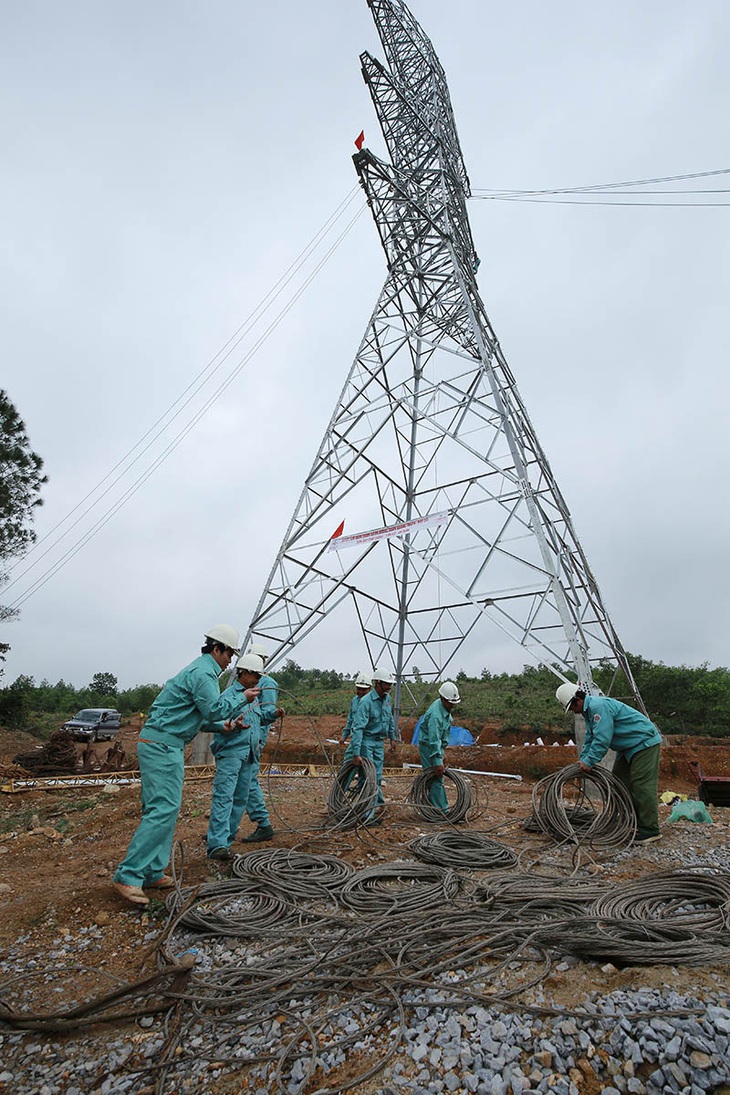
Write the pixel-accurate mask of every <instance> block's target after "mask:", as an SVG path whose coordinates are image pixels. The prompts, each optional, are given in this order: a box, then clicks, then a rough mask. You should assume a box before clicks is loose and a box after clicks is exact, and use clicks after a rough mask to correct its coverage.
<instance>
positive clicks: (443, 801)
mask: <svg viewBox="0 0 730 1095" xmlns="http://www.w3.org/2000/svg"><path fill="white" fill-rule="evenodd" d="M418 755H419V757H420V760H421V768H423V770H424V772H426V771H427V770H428V769H429V768H433V764H432V763H431V761H430V760H428V759H427V758H426V757H424V754H423V753H422V752H421V750H420V749H419V750H418ZM428 801H429V802H430V803H431V805H432V806H435V807H436V809H437V810H443V811H444V813H446V811H447V810H448V808H449V800H448V799H447V797H446V789H445V787H444V777H443V776H437V777H436V779H434V780H432V781H431V784H430V786H429V788H428Z"/></svg>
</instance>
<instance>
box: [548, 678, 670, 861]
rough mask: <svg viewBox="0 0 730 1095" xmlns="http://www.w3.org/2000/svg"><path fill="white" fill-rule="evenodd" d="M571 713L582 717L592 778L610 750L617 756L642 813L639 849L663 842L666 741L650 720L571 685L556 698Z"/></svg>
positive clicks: (583, 762)
mask: <svg viewBox="0 0 730 1095" xmlns="http://www.w3.org/2000/svg"><path fill="white" fill-rule="evenodd" d="M555 698H556V700H557V701H558V703H560V704H562V705H563V707H564V708H565V710H566V711H572V712H573V714H575V715H582V716H583V718H584V719H585V724H586V739H585V742H584V743H583V748H582V750H581V753H580V757H579V763H580V767H581V770H582V771H583V772H590V770H591V768H593V766H594V765H596V764H598V762H599V761H600V760H602V759H603V757H604V756H605V755H606V753H607V752H608V750H609V749H614V750H615V751H616V760H615V761H614V764H613V774H614V776H616V778H617V779H618V780H620V781H621V783H623V785H624V787H625V788H626V790H627V791H628V792H629V795H630V796H631V801H632V802H633V804H634V809H635V810H636V836H635V838H634V843H635V844H651V843H653V842H654V841H655V840H659V753H660V751H661V743H662V736H661V734H660V733H659V731H658V730H657V728H656V726H655V725H654V723H653V722H651V720H650V719H648V718H647V717H646V715H642V714H641V712H640V711H637V710H636V709H635V708H634V707H629V705H628V704H626V703H621V702H620V701H619V700H612V699H609V697H608V696H589V695H588V694H587V693H586V692H584V691H583V689H581V688H579V687H578V685H576V684H570V683H569V682H567V681H566V682H565V683H564V684H561V685H560V687H559V688H558V690H557V691H556V693H555Z"/></svg>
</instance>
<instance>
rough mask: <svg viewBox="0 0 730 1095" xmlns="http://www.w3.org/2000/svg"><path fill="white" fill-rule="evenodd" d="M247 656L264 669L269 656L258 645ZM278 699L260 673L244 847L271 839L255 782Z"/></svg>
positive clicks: (271, 684) (268, 679)
mask: <svg viewBox="0 0 730 1095" xmlns="http://www.w3.org/2000/svg"><path fill="white" fill-rule="evenodd" d="M248 653H249V654H254V655H256V656H257V657H259V658H261V661H262V662H263V665H264V667H265V666H266V662H267V660H268V656H269V655H268V652H267V650H266V647H265V646H262V645H261V644H260V643H251V645H250V646H249V648H248ZM278 698H279V686H278V684H277V683H276V681H275V680H274V678H273V677H269V676H268V674H266V673H263V672H262V674H261V676H260V677H259V698H258V700H257V702H256V705H255V712H256V725H257V736H256V748H255V750H254V753H255V755H254V759H253V763H252V766H251V783H250V785H249V790H248V801H247V802H246V813H247V814H248V816H249V818H250V819H251V821H253V823H254V824H255V826H256V828H255V829H254V831H253V832H252V833H249V834H248V836H245V837H244V838H243V843H244V844H258V843H259V842H260V841H263V840H271V838H272V837H273V835H274V830H273V828H272V826H271V821H270V819H269V811H268V810H267V809H266V801H265V799H264V792H263V791H262V790H261V784H260V783H259V769H260V768H261V754H262V753H263V751H264V746H265V745H266V742H267V740H268V737H269V732H270V730H271V728H272V727H273V725H274V723H275V722H276V720H277V719H278V718H281V717H282V716H283V715H284V711H283V709H282V708H281V707H278V706H277V700H278Z"/></svg>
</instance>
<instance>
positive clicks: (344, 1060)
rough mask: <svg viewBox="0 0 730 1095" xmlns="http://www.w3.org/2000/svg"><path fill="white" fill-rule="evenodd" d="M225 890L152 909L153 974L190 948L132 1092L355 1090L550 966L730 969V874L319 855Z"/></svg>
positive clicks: (204, 890)
mask: <svg viewBox="0 0 730 1095" xmlns="http://www.w3.org/2000/svg"><path fill="white" fill-rule="evenodd" d="M450 835H451V834H436V836H437V837H443V836H450ZM426 839H427V840H429V841H430V842H431V843H432V844H433V840H434V838H426ZM439 843H441V841H436V847H437V848H438V845H439ZM478 844H479V850H481V851H484V848H485V845H484V843H483V842H481V841H479V842H478ZM444 846H445V847H447V848H448V846H449V845H448V841H446V842H445V845H444ZM465 850H466V848H465ZM472 850H473V851H476V850H477V849H472ZM437 854H438V853H437ZM480 872H483V873H484V877H479V875H480ZM235 875H236V877H234V878H232V879H230V880H226V881H222V882H216V883H211V884H208V885H204V886H200V887H189V888H183V887H181V888H179V889H177V890H176V891H174V892H173V893H171V894H170V895H169V898H168V902H167V904H168V910H169V914H170V917H169V921H168V925H167V927H166V928H165V931H164V933H163V943H162V945H161V947H160V952H159V953H160V956H161V961H162V963H163V967H164V969H174V971H175V972H177V971H180V969H181V967H180V965H179V956H180V954H181V953H182V954H185V953H187V952H189V951H190V950H195V951H196V962H195V966H194V968H193V970H192V972H191V973H190V974H189V976H188V978H187V981H186V983H184V984H181V982H180V980H178V981H177V982H176V986H175V992H174V993H173V994H172V998H173V1000H174V1001H175V1005H174V1009H173V1011H172V1012H171V1014H170V1017H169V1022H168V1024H167V1027H166V1040H165V1044H164V1046H162V1047H161V1049H160V1052H159V1053H157V1054H156V1055H155V1057H154V1059H152V1060H150V1062H149V1063H148V1064H147V1065H142V1066H140V1068H139V1071H138V1073H137V1078H138V1080H139V1082H140V1083H142V1082H143V1080H144V1077H145V1076H146V1075H148V1074H151V1075H152V1076H153V1077H154V1078H155V1089H154V1090H155V1091H156V1092H157V1093H158V1095H161V1093H162V1092H163V1091H165V1090H166V1089H167V1091H170V1092H171V1091H173V1090H183V1089H185V1088H184V1085H183V1080H184V1077H185V1073H186V1070H188V1069H189V1068H190V1067H191V1063H192V1062H193V1061H194V1062H195V1063H196V1067H198V1066H199V1065H200V1064H201V1062H202V1063H203V1065H204V1063H205V1062H206V1061H208V1062H209V1063H210V1066H211V1067H215V1068H219V1069H220V1068H222V1069H224V1070H225V1071H226V1072H227V1073H233V1072H237V1073H238V1074H239V1079H240V1080H243V1078H244V1076H245V1081H246V1084H247V1085H249V1086H251V1087H253V1088H256V1087H261V1088H264V1089H265V1090H268V1091H272V1092H281V1093H285V1092H286V1093H287V1095H291V1093H293V1092H298V1091H303V1090H304V1089H308V1088H309V1085H310V1081H311V1083H316V1085H317V1090H318V1091H319V1092H321V1093H324V1092H327V1093H329V1095H334V1093H336V1092H340V1091H344V1090H347V1089H352V1088H357V1087H358V1085H361V1084H362V1083H364V1082H365V1080H366V1079H367V1078H368V1077H370V1076H372V1075H374V1074H375V1073H377V1072H378V1071H379V1070H380V1069H381V1068H382V1067H383V1066H384V1065H385V1064H387V1062H388V1061H389V1060H390V1059H391V1058H392V1057H393V1055H394V1054H395V1052H396V1051H397V1048H398V1046H399V1044H400V1043H401V1041H402V1040H403V1039H404V1038H405V1032H406V1029H407V1028H408V1026H409V1025H410V1026H411V1028H412V1027H413V1024H414V1023H415V1021H416V1017H417V1018H418V1022H419V1023H422V1022H423V1021H424V1020H425V1018H426V1017H427V1016H428V1015H429V1013H430V1012H432V1011H434V1010H435V1011H437V1012H438V1011H439V1009H441V1011H443V1009H444V1008H458V1009H460V1010H462V1009H465V1008H469V1007H483V1008H489V1009H493V1008H495V1007H503V1008H507V1007H513V1006H514V1005H513V1004H512V1001H513V1000H514V998H515V997H518V996H519V994H521V993H524V992H525V990H526V989H528V988H530V987H531V986H535V985H537V984H538V983H539V982H540V981H541V980H542V979H543V978H544V977H545V976H546V975H547V974H548V973H549V971H550V969H551V965H552V961H553V955H554V954H558V955H560V956H564V955H565V954H576V955H580V956H582V957H584V958H591V959H594V960H605V959H606V958H609V959H611V960H612V961H614V962H622V963H623V962H632V963H643V964H655V963H657V962H686V963H691V964H695V965H699V964H702V963H705V962H713V963H717V964H730V932H728V918H729V916H730V912H729V910H730V874H724V875H723V874H710V873H707V872H702V871H684V872H662V873H661V874H657V875H655V876H653V877H649V878H648V879H646V880H644V882H643V883H642V884H640V883H637V882H631V883H628V884H626V885H622V886H616V887H611V886H610V885H609V883H608V882H605V881H604V882H600V881H596V880H595V879H580V878H576V877H573V878H571V879H565V878H564V877H555V876H550V877H548V876H542V875H536V874H524V873H518V872H516V871H514V870H512V869H502V870H493V869H491V870H489V873H488V874H486V868H485V867H484V865H483V864H482V865H481V866H480V868H479V869H478V870H474V871H470V872H467V871H466V870H463V869H462V870H459V871H455V870H447V869H445V868H443V867H441V866H439V865H436V864H431V865H425V864H423V863H416V862H413V861H404V862H396V863H390V864H385V865H378V866H372V867H368V868H366V869H364V870H360V871H356V872H354V871H353V870H352V869H351V868H350V867H349V866H348V865H347V864H346V863H344V862H343V861H339V860H337V859H336V858H335V857H334V856H329V855H328V856H316V855H313V854H304V853H300V852H287V851H284V850H281V849H265V850H255V851H252V852H251V853H249V854H248V855H246V856H243V857H241V858H239V859H237V860H236V861H235ZM303 929H304V930H303ZM176 956H177V957H176ZM174 963H178V964H176V965H174V966H173V964H174ZM526 1010H528V1011H529V1010H534V1011H537V1012H539V1013H543V1014H544V1013H546V1012H548V1013H550V1012H551V1009H549V1008H540V1007H535V1006H533V1007H532V1008H530V1007H529V1006H527V1007H526ZM2 1014H3V1017H5V1016H7V1015H8V1014H9V1009H7V1007H3V1008H2ZM89 1014H91V1015H96V1014H98V1012H97V1011H95V1010H92V1011H91V1012H89ZM560 1014H562V1015H563V1016H564V1015H565V1013H560ZM575 1014H581V1013H579V1012H578V1013H575ZM12 1018H13V1025H14V1026H15V1028H16V1029H33V1030H40V1029H42V1028H41V1026H40V1025H39V1024H40V1019H41V1017H39V1016H33V1017H29V1020H30V1018H32V1023H31V1022H30V1021H29V1022H28V1025H27V1026H25V1027H24V1025H23V1019H22V1016H18V1015H13V1016H12ZM6 1021H7V1020H6ZM59 1021H62V1020H61V1018H60V1017H59V1016H58V1014H56V1015H55V1016H54V1017H53V1022H55V1023H56V1024H57V1023H58V1022H59ZM363 1060H364V1061H365V1065H364V1069H363V1071H361V1072H360V1074H359V1075H354V1072H355V1071H356V1067H357V1063H358V1062H361V1061H363ZM345 1065H346V1066H347V1067H346V1068H345V1069H344V1071H340V1069H341V1066H345ZM327 1084H329V1086H326V1085H327ZM239 1086H241V1085H240V1084H239ZM135 1090H136V1088H135Z"/></svg>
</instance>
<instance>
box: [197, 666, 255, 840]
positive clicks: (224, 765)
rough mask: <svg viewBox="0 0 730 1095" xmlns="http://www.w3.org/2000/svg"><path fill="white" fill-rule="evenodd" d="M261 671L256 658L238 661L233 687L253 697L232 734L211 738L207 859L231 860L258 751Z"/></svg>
mask: <svg viewBox="0 0 730 1095" xmlns="http://www.w3.org/2000/svg"><path fill="white" fill-rule="evenodd" d="M263 671H264V663H263V661H262V660H261V658H259V657H258V655H256V654H243V655H242V656H241V657H240V658H239V659H238V661H237V662H236V686H238V687H242V688H255V689H256V693H257V695H256V698H255V699H254V700H253V701H252V702H251V703H250V704H248V705H247V706H246V707H245V708H244V710H243V713H242V719H243V725H242V726H240V727H239V729H238V730H236V731H235V732H234V733H232V734H231V733H228V734H227V733H225V732H223V731H222V730H221V732H219V733H216V734H214V735H213V741H212V742H211V744H210V751H211V753H212V754H213V756H214V757H215V778H214V779H213V795H212V798H211V802H210V817H209V821H208V835H207V837H206V845H207V848H208V856H209V858H210V859H223V860H227V859H232V858H233V856H232V855H231V851H230V847H231V844H232V843H233V841H234V840H235V838H236V833H237V832H238V826H239V825H240V824H241V818H242V817H243V813H244V810H245V809H246V803H247V802H248V796H249V791H250V789H251V779H252V777H253V766H254V759H255V757H256V753H257V749H258V741H259V708H258V695H259V694H260V687H261V686H260V681H261V675H262V673H263ZM226 691H228V689H226ZM224 695H225V693H224Z"/></svg>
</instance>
